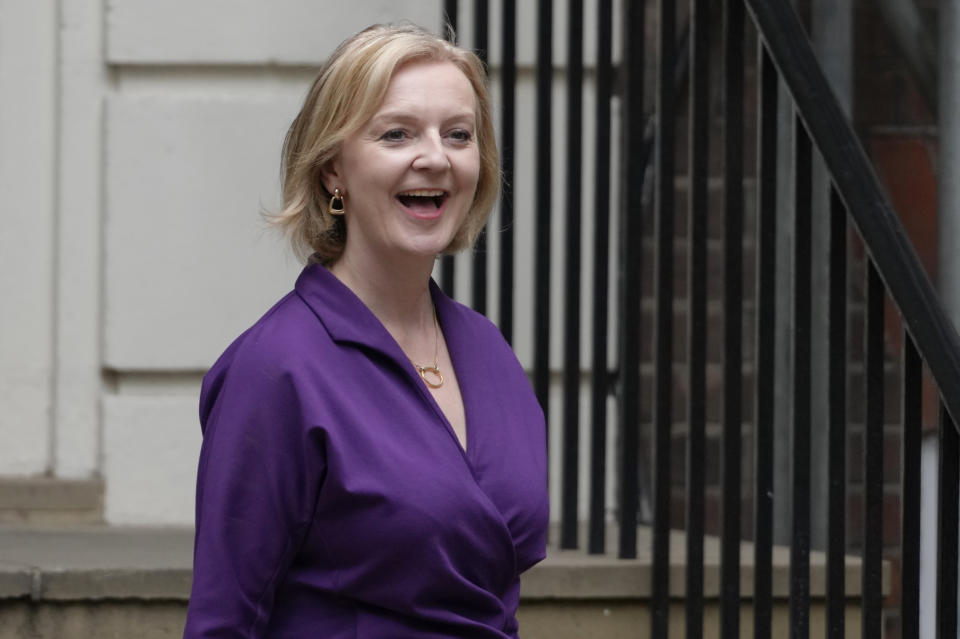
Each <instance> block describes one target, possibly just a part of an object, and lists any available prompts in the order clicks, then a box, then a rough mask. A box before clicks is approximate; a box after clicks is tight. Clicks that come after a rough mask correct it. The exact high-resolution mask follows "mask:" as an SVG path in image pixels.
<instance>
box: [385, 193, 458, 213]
mask: <svg viewBox="0 0 960 639" xmlns="http://www.w3.org/2000/svg"><path fill="white" fill-rule="evenodd" d="M397 199H398V200H400V203H401V204H403V205H404V206H405V207H407V208H408V209H411V210H413V211H418V212H431V211H433V212H436V211H439V210H440V207H441V206H443V201H444V200H445V199H447V193H446V191H441V190H439V189H420V190H416V191H404V192H403V193H399V194H397Z"/></svg>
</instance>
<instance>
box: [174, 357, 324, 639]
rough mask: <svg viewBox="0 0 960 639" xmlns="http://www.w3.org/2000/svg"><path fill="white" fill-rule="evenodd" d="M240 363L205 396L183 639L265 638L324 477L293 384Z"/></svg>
mask: <svg viewBox="0 0 960 639" xmlns="http://www.w3.org/2000/svg"><path fill="white" fill-rule="evenodd" d="M239 363H240V362H236V361H234V362H233V365H232V366H230V367H229V369H228V370H226V371H219V372H217V373H215V374H214V372H213V371H211V374H209V375H208V378H207V379H205V380H204V390H203V392H202V395H201V419H202V421H203V422H204V437H203V444H202V447H201V451H200V463H199V468H198V473H197V499H196V537H195V542H194V560H193V563H194V569H193V587H192V590H191V595H190V604H189V608H188V612H187V623H186V628H185V630H184V639H199V638H204V639H210V638H213V637H216V638H218V639H221V638H222V639H226V638H230V639H234V638H235V639H240V638H244V639H247V638H253V637H259V636H261V634H262V631H263V628H264V627H265V625H266V624H267V622H268V621H269V618H270V612H271V609H272V606H273V598H274V593H275V591H276V589H277V586H278V584H279V583H280V582H281V581H282V579H283V577H284V574H285V572H286V570H287V568H288V567H289V565H290V562H291V561H292V559H293V557H294V556H295V555H296V553H297V551H298V549H299V547H300V545H301V543H302V542H303V539H304V536H305V534H306V532H307V528H308V525H309V522H310V521H311V520H312V517H313V511H314V508H315V505H316V501H317V494H318V492H319V488H320V485H321V483H322V480H323V475H324V471H325V464H324V449H323V439H322V435H321V434H320V431H319V429H312V428H311V427H310V426H309V425H308V424H306V423H305V419H304V412H305V411H304V407H303V406H302V405H301V402H300V401H299V400H298V393H297V391H296V378H295V376H294V375H292V374H290V373H289V372H285V373H272V372H268V371H267V370H265V369H264V367H262V366H259V365H256V366H237V364H239ZM251 370H252V372H251Z"/></svg>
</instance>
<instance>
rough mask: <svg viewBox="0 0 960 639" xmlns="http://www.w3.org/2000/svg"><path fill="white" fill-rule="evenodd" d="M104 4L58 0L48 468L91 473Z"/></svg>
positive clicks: (96, 402)
mask: <svg viewBox="0 0 960 639" xmlns="http://www.w3.org/2000/svg"><path fill="white" fill-rule="evenodd" d="M102 12H103V8H102V6H101V2H100V0H72V1H71V2H65V3H62V4H61V7H60V68H61V73H60V85H59V91H60V113H59V121H60V128H59V134H60V154H59V188H58V189H56V193H57V198H58V204H57V209H58V211H59V224H58V229H57V230H58V233H57V235H58V237H57V255H58V258H59V259H58V261H57V265H58V269H57V272H56V280H57V298H56V299H57V308H56V331H57V357H56V375H55V383H56V392H55V394H54V397H55V401H56V404H55V406H54V412H53V416H54V424H55V428H56V436H55V438H54V439H55V444H56V446H55V451H54V471H55V472H56V474H57V476H59V477H89V476H91V475H92V474H94V473H96V472H97V471H99V466H98V464H99V457H100V433H99V427H100V390H101V375H100V323H101V322H100V319H101V318H100V309H101V304H100V298H101V291H100V283H101V277H100V276H101V258H102V252H101V249H102V246H101V244H102V242H101V236H102V229H101V211H102V208H103V207H102V205H103V199H102V192H101V191H102V189H101V186H102V179H101V178H102V175H103V166H102V163H101V159H102V157H103V153H102V151H103V126H102V123H103V110H102V105H103V93H104V91H105V90H106V88H107V77H106V76H107V69H106V67H105V66H104V62H103V33H102V25H103V13H102Z"/></svg>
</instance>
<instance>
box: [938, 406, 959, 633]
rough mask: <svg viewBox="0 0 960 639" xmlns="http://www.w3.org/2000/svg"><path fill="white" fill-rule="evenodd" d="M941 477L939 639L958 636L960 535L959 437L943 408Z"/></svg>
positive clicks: (939, 510) (954, 423)
mask: <svg viewBox="0 0 960 639" xmlns="http://www.w3.org/2000/svg"><path fill="white" fill-rule="evenodd" d="M939 431H940V471H939V472H940V477H939V482H938V483H939V484H940V488H939V499H938V501H939V503H938V505H937V506H938V508H937V510H938V518H939V520H938V522H937V529H938V530H937V639H947V638H949V639H953V638H954V637H956V636H957V531H958V528H960V521H958V517H960V512H958V508H960V437H958V435H957V424H956V422H955V421H954V420H953V419H951V417H950V414H949V413H948V412H947V409H946V408H945V407H944V406H943V404H942V403H941V405H940V427H939Z"/></svg>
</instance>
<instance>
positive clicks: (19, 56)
mask: <svg viewBox="0 0 960 639" xmlns="http://www.w3.org/2000/svg"><path fill="white" fill-rule="evenodd" d="M56 19H57V14H56V10H55V7H54V6H53V5H52V4H51V3H42V2H41V3H37V2H29V1H27V0H0V96H2V98H0V194H2V195H0V407H2V408H0V474H5V475H10V474H13V475H20V474H34V473H43V472H45V471H47V470H49V469H50V463H51V459H50V446H51V443H52V439H51V419H50V416H51V408H52V403H53V389H52V381H51V380H52V375H53V357H54V350H53V337H54V334H53V319H54V312H55V304H54V294H53V282H54V279H53V273H54V264H55V261H56V255H55V252H54V247H53V238H54V231H55V228H56V218H55V215H54V202H55V193H56V186H57V185H56V164H55V157H56V144H57V137H56V128H57V127H56V112H57V100H58V91H57V86H56V75H55V74H56V62H57V57H56V56H57V34H56Z"/></svg>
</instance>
